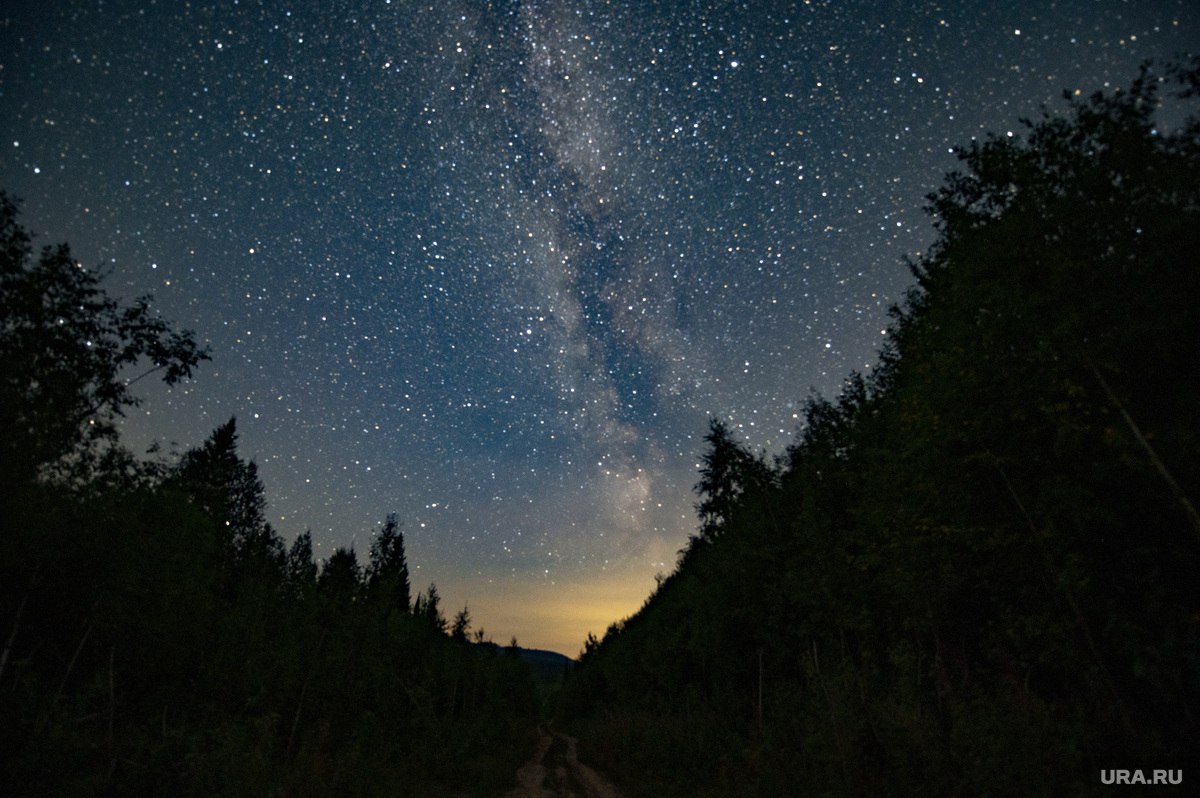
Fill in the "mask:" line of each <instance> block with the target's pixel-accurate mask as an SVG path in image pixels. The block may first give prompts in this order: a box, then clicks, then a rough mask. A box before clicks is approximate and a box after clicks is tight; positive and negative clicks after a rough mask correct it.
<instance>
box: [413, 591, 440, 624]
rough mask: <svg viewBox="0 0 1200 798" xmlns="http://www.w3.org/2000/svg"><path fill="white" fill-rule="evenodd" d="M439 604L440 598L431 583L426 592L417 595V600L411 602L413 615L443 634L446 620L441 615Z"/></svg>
mask: <svg viewBox="0 0 1200 798" xmlns="http://www.w3.org/2000/svg"><path fill="white" fill-rule="evenodd" d="M441 602H442V597H441V596H440V595H438V589H437V585H436V584H434V583H432V582H431V583H430V584H429V589H428V590H426V591H425V592H424V593H418V594H417V599H416V601H414V602H413V615H415V616H416V617H418V618H422V619H424V620H425V622H426V623H428V624H429V626H430V627H431V628H433V629H436V630H437V631H439V632H444V631H446V619H445V617H444V616H443V615H442V609H441Z"/></svg>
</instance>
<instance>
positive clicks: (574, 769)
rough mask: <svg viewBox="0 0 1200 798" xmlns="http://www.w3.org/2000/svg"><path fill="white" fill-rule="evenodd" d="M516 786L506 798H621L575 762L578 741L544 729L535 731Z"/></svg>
mask: <svg viewBox="0 0 1200 798" xmlns="http://www.w3.org/2000/svg"><path fill="white" fill-rule="evenodd" d="M517 783H518V784H519V785H520V786H519V787H517V788H516V789H515V790H512V791H511V792H509V794H508V798H621V793H619V792H617V789H616V788H615V787H613V786H612V785H611V784H609V783H608V781H607V780H606V779H605V778H604V777H603V776H601V775H600V774H599V773H597V772H596V771H594V770H592V769H591V768H590V767H588V766H587V765H585V764H583V763H582V762H580V761H579V753H578V741H577V740H576V739H575V738H574V737H568V736H567V735H565V734H560V733H558V732H556V731H554V730H553V729H550V728H548V727H546V726H539V727H538V748H537V753H535V754H534V755H533V759H531V760H529V761H528V762H526V763H525V764H524V765H522V766H521V768H520V769H519V770H518V771H517Z"/></svg>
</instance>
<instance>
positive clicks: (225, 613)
mask: <svg viewBox="0 0 1200 798" xmlns="http://www.w3.org/2000/svg"><path fill="white" fill-rule="evenodd" d="M104 276H105V275H103V274H102V273H98V272H96V271H94V270H91V269H87V268H84V267H82V266H81V265H80V264H79V263H78V262H77V261H76V260H75V258H74V257H73V256H72V254H71V252H70V249H69V248H68V247H67V246H66V245H65V244H63V245H56V246H47V247H44V248H42V249H41V250H40V251H35V248H34V244H33V238H32V236H31V235H30V233H29V232H28V231H27V230H26V229H25V228H24V227H23V226H22V225H21V224H20V222H19V220H18V208H17V204H16V203H15V202H14V201H13V200H12V199H11V198H9V197H8V196H7V195H5V194H3V193H0V429H3V430H4V435H3V436H0V484H3V486H4V487H3V491H0V624H2V627H0V643H2V645H3V649H2V651H0V752H3V753H2V754H0V792H3V793H5V794H9V795H95V794H122V795H150V794H178V795H205V796H208V795H241V794H247V795H267V794H281V793H283V794H289V795H376V794H378V795H389V796H390V795H437V794H443V793H446V794H448V793H450V792H453V793H455V794H485V795H488V794H495V793H496V792H499V791H502V790H503V789H504V788H505V787H507V786H508V785H509V783H510V782H511V781H512V778H513V774H514V773H515V771H516V769H517V767H518V765H519V764H520V763H521V762H522V761H524V759H525V758H527V756H528V754H529V753H530V751H531V750H532V746H533V743H534V734H533V728H534V725H535V718H536V715H537V711H538V700H537V697H536V695H535V688H534V684H533V680H532V676H531V674H530V671H529V669H528V667H527V666H526V665H525V664H524V663H522V662H520V661H519V659H518V658H517V656H516V654H517V649H516V641H515V640H514V641H513V644H512V646H510V647H509V648H508V650H507V653H506V652H505V650H503V649H500V648H499V647H498V646H495V645H491V644H490V641H487V639H486V635H485V634H484V632H483V631H482V630H474V632H473V633H472V630H471V622H470V614H469V612H468V611H467V609H466V608H464V609H463V610H462V611H460V612H459V613H458V614H457V615H456V616H455V617H454V618H453V620H452V621H451V622H449V623H448V622H447V620H446V618H445V616H444V614H443V610H442V607H441V604H440V597H439V595H438V592H437V587H436V585H430V586H429V587H428V588H427V589H426V590H425V591H423V592H421V593H419V594H418V595H417V596H416V597H415V598H414V597H413V596H412V595H411V586H410V576H409V571H408V564H407V560H406V556H405V551H404V536H403V533H402V530H401V526H400V523H399V521H398V519H397V517H396V516H395V515H389V516H388V517H387V518H386V519H385V521H384V522H383V524H382V526H381V527H380V528H379V529H378V530H376V532H375V534H374V535H373V536H372V541H371V545H370V550H369V552H368V557H367V561H366V563H363V564H360V563H359V561H358V557H357V554H356V553H355V552H354V550H353V549H351V548H339V549H337V550H336V551H335V552H334V553H333V554H332V555H331V556H329V557H328V558H327V559H326V560H325V561H324V562H323V563H318V562H317V561H316V560H315V559H314V556H313V544H312V537H311V535H310V534H309V533H307V532H306V533H304V534H302V535H300V536H299V537H298V538H296V539H295V541H294V542H292V543H291V545H290V546H288V545H286V544H285V542H284V541H283V539H282V538H281V537H280V536H279V534H278V533H277V532H276V531H275V530H274V529H273V528H272V527H271V525H270V524H269V523H268V522H267V520H266V515H265V508H266V501H265V498H264V488H263V483H262V481H261V479H260V478H259V476H258V470H257V467H256V466H255V464H254V462H253V461H250V460H247V459H245V458H243V457H242V456H241V454H240V453H239V451H238V435H237V427H236V422H235V420H233V419H230V420H229V421H228V422H227V423H225V424H223V425H221V426H219V427H218V428H217V429H216V430H214V431H213V433H212V434H211V436H209V438H208V439H207V440H205V441H204V442H203V443H202V444H200V445H198V446H196V447H194V448H192V449H190V450H188V451H187V452H186V453H184V454H183V455H182V456H181V457H179V458H178V459H177V460H176V461H174V462H168V461H164V460H155V461H145V460H142V459H139V458H137V457H135V456H134V455H133V454H132V453H131V452H129V451H128V450H127V449H126V448H125V447H124V446H122V444H121V441H120V438H119V435H118V427H117V421H118V419H119V417H120V416H121V415H122V414H123V413H124V412H125V411H126V410H128V409H129V408H131V407H134V406H136V405H137V404H138V402H139V399H138V397H137V395H136V394H135V393H134V390H133V387H134V385H135V384H136V383H137V382H138V380H140V379H142V378H143V377H149V376H157V377H160V378H162V379H163V380H164V381H166V382H167V383H168V384H175V383H177V382H178V381H179V380H182V379H184V378H186V377H188V376H190V375H191V374H192V373H193V370H194V369H195V368H197V367H199V366H200V365H201V364H202V362H203V361H205V360H207V359H209V352H208V350H207V349H205V348H203V347H201V346H200V345H199V344H198V342H197V340H196V337H195V335H194V334H193V333H192V332H190V331H178V330H175V329H174V328H173V327H172V326H171V325H170V324H169V323H167V322H166V321H164V320H163V319H162V318H161V317H160V316H159V315H158V314H157V313H156V312H155V311H154V310H153V309H152V304H151V300H150V298H149V297H141V298H138V299H137V300H135V301H134V302H132V303H129V304H122V303H121V302H119V301H117V300H115V299H113V298H112V297H110V296H109V295H108V294H107V292H106V291H105V290H104V287H103V279H104ZM469 643H474V644H475V645H471V644H469ZM480 644H482V645H480Z"/></svg>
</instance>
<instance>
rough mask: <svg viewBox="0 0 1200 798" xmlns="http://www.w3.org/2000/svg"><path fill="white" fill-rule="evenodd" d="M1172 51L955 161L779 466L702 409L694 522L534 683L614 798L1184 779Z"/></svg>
mask: <svg viewBox="0 0 1200 798" xmlns="http://www.w3.org/2000/svg"><path fill="white" fill-rule="evenodd" d="M1198 67H1200V62H1195V63H1193V64H1192V65H1191V68H1190V69H1179V68H1175V69H1167V70H1163V71H1162V72H1158V73H1156V72H1154V71H1153V70H1150V69H1146V70H1144V71H1143V72H1142V73H1141V74H1140V76H1139V77H1138V78H1137V79H1136V80H1135V81H1134V82H1133V83H1132V85H1131V86H1130V87H1129V88H1127V89H1126V90H1124V91H1115V92H1112V93H1109V94H1096V95H1094V96H1091V97H1084V98H1067V99H1068V113H1067V114H1065V115H1061V116H1054V115H1051V114H1049V113H1047V114H1046V115H1045V116H1044V117H1043V118H1040V119H1038V120H1030V121H1027V122H1026V123H1025V132H1024V135H1023V136H1021V137H1012V138H1010V137H1008V136H994V137H991V138H988V139H986V140H983V141H979V142H974V143H972V144H971V145H970V146H969V147H966V148H965V149H963V150H962V151H961V152H960V158H961V162H962V168H961V170H960V171H957V172H955V173H953V174H951V175H949V176H948V177H947V179H946V180H945V183H944V185H943V186H942V188H941V189H940V190H939V191H937V192H936V193H935V194H934V195H932V196H931V197H930V206H929V210H930V213H931V215H932V217H933V220H934V223H935V225H936V229H937V233H938V239H937V241H936V243H935V244H934V246H933V247H932V248H931V249H930V250H929V251H928V252H927V254H925V255H924V256H923V257H922V258H920V259H917V260H914V261H913V262H912V263H911V264H910V266H911V270H912V273H913V276H914V278H915V285H914V286H913V287H912V289H911V290H910V291H909V293H908V295H907V296H906V297H905V299H904V302H903V303H902V304H901V305H900V306H899V307H896V308H895V309H894V311H893V324H892V326H891V329H890V331H889V335H888V343H887V345H886V346H885V347H884V348H883V351H882V352H881V355H880V359H879V363H878V366H877V367H876V368H875V369H873V370H872V371H871V372H870V374H869V376H865V375H860V374H854V375H851V376H850V377H849V378H848V379H847V380H846V382H845V385H844V389H843V391H842V393H841V395H840V396H839V397H837V398H836V399H833V400H828V399H824V398H821V397H812V398H810V400H809V401H808V403H807V406H806V410H805V420H804V424H803V427H802V429H801V431H800V433H799V436H798V437H797V439H796V440H795V442H794V443H793V444H792V445H791V446H790V447H789V448H788V449H787V451H786V452H785V453H784V454H783V455H782V456H780V457H776V458H773V459H769V458H768V457H767V456H766V455H765V454H763V453H756V452H754V451H752V450H751V449H749V448H748V447H747V446H745V445H744V444H742V443H740V442H739V441H738V440H737V439H736V437H735V436H734V434H733V433H732V431H731V430H730V428H729V427H728V425H726V424H725V423H722V422H721V421H720V420H716V419H714V420H713V421H712V424H711V427H710V430H709V433H708V436H707V442H708V448H707V450H706V452H705V453H704V455H703V465H702V469H701V474H700V480H699V483H698V484H697V486H696V490H697V493H698V494H699V498H700V501H699V503H698V505H697V511H698V513H699V516H700V522H701V523H700V527H699V530H698V531H697V533H696V534H695V535H694V536H693V537H692V539H691V541H690V542H689V544H688V545H687V546H686V548H685V549H684V550H683V551H681V553H680V558H679V564H678V567H677V569H676V570H675V572H674V573H672V574H671V575H670V576H669V577H667V578H665V579H664V580H662V581H661V582H660V585H659V587H658V589H657V591H656V592H655V593H654V594H653V595H652V596H650V597H649V599H647V601H646V603H645V605H644V606H643V607H642V609H641V610H640V611H639V612H638V613H637V614H635V615H634V616H633V617H631V618H628V619H626V620H625V621H623V622H619V623H616V624H613V626H611V627H610V628H609V629H608V630H607V633H606V634H605V635H604V636H603V639H600V640H597V639H596V638H595V637H589V639H588V641H587V645H586V648H585V651H584V652H583V655H582V657H581V659H582V666H581V667H580V669H579V670H578V672H577V674H576V678H575V679H574V680H573V681H572V682H571V683H570V684H568V685H567V687H566V689H565V690H564V692H563V693H562V695H561V696H560V706H559V713H560V715H561V716H562V717H564V718H571V724H572V728H574V729H576V730H577V733H578V734H579V735H580V740H581V745H582V746H584V750H586V751H588V752H589V754H590V756H591V757H592V758H593V761H594V762H595V763H596V765H597V766H598V767H601V768H603V769H606V770H607V771H608V772H609V773H611V774H612V775H613V776H614V777H615V778H617V780H618V782H619V783H621V784H622V785H624V786H627V788H628V789H629V793H630V794H631V795H646V796H650V795H713V796H718V795H734V794H736V795H743V794H744V795H801V794H803V795H872V796H882V795H916V794H928V795H1087V794H1094V793H1099V792H1103V791H1104V789H1105V788H1104V787H1103V785H1102V784H1101V781H1100V778H1099V773H1100V771H1101V769H1103V768H1118V767H1130V768H1135V767H1145V768H1151V767H1154V768H1171V767H1175V768H1182V769H1183V770H1184V774H1185V776H1184V778H1185V780H1190V779H1191V778H1192V775H1191V774H1192V773H1196V772H1198V771H1197V770H1196V768H1195V764H1196V761H1195V751H1196V748H1195V743H1196V740H1197V739H1200V727H1198V725H1197V722H1198V720H1200V591H1198V590H1197V588H1196V574H1197V573H1198V567H1200V516H1198V515H1197V509H1196V501H1197V498H1198V497H1200V457H1198V456H1197V455H1200V416H1198V414H1197V408H1200V379H1198V377H1200V353H1198V350H1197V347H1196V342H1197V341H1200V320H1198V318H1197V313H1196V298H1197V296H1200V263H1198V262H1197V258H1198V257H1200V120H1198V119H1197V117H1196V116H1195V115H1194V114H1191V115H1188V116H1187V117H1186V119H1185V120H1181V121H1177V122H1176V124H1175V125H1174V126H1173V127H1171V128H1170V129H1169V130H1167V129H1160V128H1159V125H1160V124H1162V123H1161V122H1159V121H1158V120H1157V119H1156V116H1157V115H1158V114H1159V113H1161V110H1160V107H1171V108H1175V110H1178V105H1170V103H1177V104H1181V105H1184V106H1187V105H1188V104H1189V103H1190V102H1194V101H1195V99H1196V98H1197V96H1200V69H1198ZM1164 95H1166V96H1164ZM1168 101H1169V102H1168ZM1121 763H1126V764H1121ZM1188 765H1190V766H1191V767H1188ZM1107 789H1111V788H1107Z"/></svg>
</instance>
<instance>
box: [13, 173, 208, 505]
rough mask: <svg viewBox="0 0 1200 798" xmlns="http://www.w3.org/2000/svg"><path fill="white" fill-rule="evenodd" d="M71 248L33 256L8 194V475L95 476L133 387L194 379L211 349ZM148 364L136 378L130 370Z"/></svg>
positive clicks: (133, 401)
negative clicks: (112, 287)
mask: <svg viewBox="0 0 1200 798" xmlns="http://www.w3.org/2000/svg"><path fill="white" fill-rule="evenodd" d="M102 279H103V275H102V274H98V273H96V272H94V271H92V270H90V269H87V268H85V267H83V266H82V265H81V264H80V263H79V262H78V261H76V260H75V258H74V257H73V256H72V254H71V251H70V249H69V248H68V246H67V245H66V244H59V245H57V246H46V247H44V248H43V249H42V250H41V252H40V254H39V255H38V256H36V257H35V256H34V254H33V238H32V236H31V235H30V234H29V232H28V231H27V230H26V229H25V228H24V227H22V226H21V225H20V223H19V222H18V221H17V205H16V203H15V202H13V201H12V200H11V199H10V198H9V197H8V195H7V194H5V193H3V192H0V427H2V428H3V429H4V430H5V433H4V436H3V441H2V442H0V481H3V483H4V484H6V485H9V486H13V485H23V484H29V483H31V482H32V481H33V480H35V479H37V478H39V477H55V476H57V477H59V478H67V479H72V480H78V479H86V478H88V477H89V476H90V475H91V474H92V473H93V472H94V470H95V466H96V463H97V460H98V458H99V457H100V456H101V454H102V453H103V451H104V450H105V449H107V448H109V447H111V446H113V445H115V443H116V441H117V431H116V426H115V421H116V419H117V418H118V417H119V416H121V415H123V413H124V411H125V410H126V409H128V408H129V407H133V406H136V405H137V404H138V402H139V399H138V397H137V396H135V395H134V393H133V391H132V387H133V385H134V384H135V383H136V382H137V381H138V380H141V379H143V378H144V377H147V376H149V375H151V374H156V373H160V374H161V375H162V379H163V381H164V382H166V383H167V384H168V385H173V384H175V383H177V382H179V381H180V380H182V379H184V378H186V377H190V376H191V374H192V370H193V369H194V368H195V367H196V366H197V365H198V364H199V363H200V361H202V360H207V359H208V350H207V349H205V348H202V347H200V346H199V345H197V343H196V340H195V335H194V334H193V333H192V332H191V331H187V330H185V331H182V332H177V331H175V330H173V329H172V328H171V326H170V325H169V324H168V323H167V322H166V321H164V320H163V319H161V318H159V317H158V316H157V315H155V313H154V311H152V310H151V307H150V298H149V297H148V296H144V297H140V298H138V299H137V300H135V301H134V302H133V303H132V304H130V305H122V304H121V303H119V302H118V301H117V300H115V299H113V298H111V297H110V296H108V294H107V293H106V292H105V290H104V289H103V288H102V287H101V282H102ZM139 367H141V368H142V371H141V372H140V373H139V374H135V375H134V376H133V377H132V378H127V377H126V374H127V373H128V370H129V369H135V368H139Z"/></svg>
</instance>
